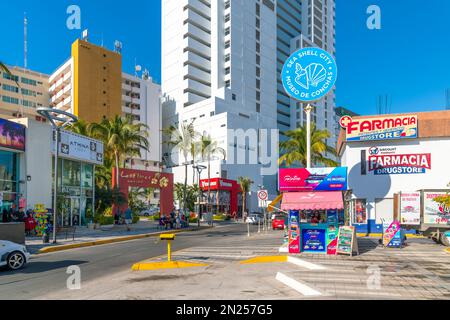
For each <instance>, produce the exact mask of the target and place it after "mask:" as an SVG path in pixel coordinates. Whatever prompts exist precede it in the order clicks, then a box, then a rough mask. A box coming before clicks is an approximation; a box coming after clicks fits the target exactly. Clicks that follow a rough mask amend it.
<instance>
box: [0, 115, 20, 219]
mask: <svg viewBox="0 0 450 320" xmlns="http://www.w3.org/2000/svg"><path fill="white" fill-rule="evenodd" d="M25 130H26V128H25V127H24V126H23V125H20V124H18V123H15V122H11V121H8V120H5V119H0V213H1V212H3V210H4V209H6V210H9V209H11V208H17V209H18V208H19V204H20V198H21V193H20V156H21V154H23V153H24V152H25Z"/></svg>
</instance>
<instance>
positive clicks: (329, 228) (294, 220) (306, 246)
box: [280, 168, 347, 255]
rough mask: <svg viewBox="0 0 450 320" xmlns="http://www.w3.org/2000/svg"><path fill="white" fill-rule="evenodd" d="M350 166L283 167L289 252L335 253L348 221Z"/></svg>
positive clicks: (282, 206)
mask: <svg viewBox="0 0 450 320" xmlns="http://www.w3.org/2000/svg"><path fill="white" fill-rule="evenodd" d="M346 189H347V168H319V169H309V170H307V169H281V170H280V191H282V192H283V196H282V205H281V209H282V210H283V211H286V212H289V253H291V254H298V253H302V252H305V253H318V254H329V255H335V254H336V248H337V241H338V233H339V226H340V225H343V224H344V223H345V214H344V194H343V192H344V191H346Z"/></svg>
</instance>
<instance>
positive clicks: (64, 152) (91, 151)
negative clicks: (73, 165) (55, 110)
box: [52, 130, 103, 165]
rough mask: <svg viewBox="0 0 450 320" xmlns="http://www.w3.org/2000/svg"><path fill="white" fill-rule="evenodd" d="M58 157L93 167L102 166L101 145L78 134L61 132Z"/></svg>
mask: <svg viewBox="0 0 450 320" xmlns="http://www.w3.org/2000/svg"><path fill="white" fill-rule="evenodd" d="M52 149H53V150H55V130H53V148H52ZM58 152H59V153H58V156H59V157H61V158H65V159H69V160H78V161H82V162H88V163H92V164H95V165H103V143H102V142H100V141H98V140H94V139H91V138H88V137H85V136H82V135H79V134H75V133H72V132H69V131H64V130H61V137H60V139H59V150H58Z"/></svg>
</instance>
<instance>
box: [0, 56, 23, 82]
mask: <svg viewBox="0 0 450 320" xmlns="http://www.w3.org/2000/svg"><path fill="white" fill-rule="evenodd" d="M0 71H3V72H4V73H6V74H7V75H9V76H11V77H12V76H13V74H12V72H11V71H10V70H9V69H8V67H7V66H6V64H4V63H3V62H1V61H0ZM14 82H15V83H16V84H17V86H18V87H20V85H19V82H17V81H16V80H14Z"/></svg>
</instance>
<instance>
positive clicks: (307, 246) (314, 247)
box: [302, 229, 327, 253]
mask: <svg viewBox="0 0 450 320" xmlns="http://www.w3.org/2000/svg"><path fill="white" fill-rule="evenodd" d="M326 234H327V231H326V230H325V229H302V248H303V252H317V253H323V252H325V251H326V249H327V243H326V241H327V240H326Z"/></svg>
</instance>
